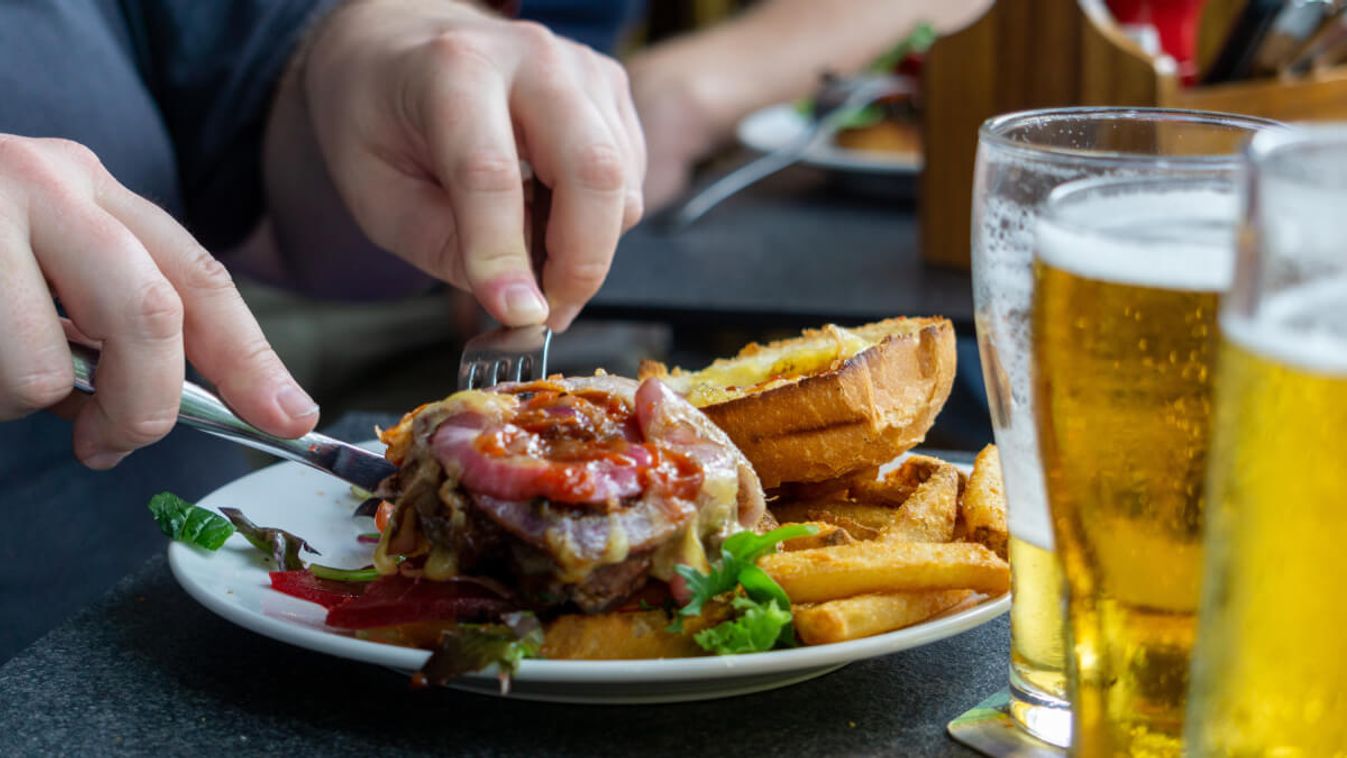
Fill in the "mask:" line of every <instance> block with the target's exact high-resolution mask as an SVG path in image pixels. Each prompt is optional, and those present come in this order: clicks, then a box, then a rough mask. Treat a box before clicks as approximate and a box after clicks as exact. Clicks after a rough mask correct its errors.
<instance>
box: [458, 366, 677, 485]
mask: <svg viewBox="0 0 1347 758" xmlns="http://www.w3.org/2000/svg"><path fill="white" fill-rule="evenodd" d="M511 392H512V393H513V394H514V395H515V396H516V397H518V398H519V399H520V404H519V408H518V410H517V411H516V413H515V416H514V418H512V419H511V420H510V423H507V424H505V425H503V426H500V427H497V428H494V429H489V430H487V431H485V432H483V433H482V434H481V435H480V436H478V438H477V440H476V442H475V446H476V448H477V450H478V451H479V452H481V453H483V454H485V455H492V456H525V457H528V458H533V459H537V460H542V461H547V462H548V463H550V464H551V465H550V466H548V468H547V471H546V472H545V473H543V474H542V477H543V478H544V479H546V480H547V482H548V489H549V490H552V491H567V492H570V493H573V494H574V495H575V496H576V497H575V499H576V500H577V501H583V500H586V499H587V498H586V497H585V493H586V491H587V490H590V489H592V488H593V487H594V477H595V476H596V474H595V472H594V469H593V467H592V466H591V464H593V463H595V462H599V461H602V462H605V463H607V464H609V465H611V466H614V467H618V468H623V469H626V468H634V469H635V473H636V475H637V476H638V477H639V481H640V483H641V486H642V488H643V489H650V488H652V487H656V488H659V489H660V490H661V491H663V492H665V493H667V494H669V495H671V496H673V497H678V498H681V499H684V500H692V499H695V498H696V497H697V494H698V493H699V492H700V491H701V486H702V467H701V465H700V464H699V463H698V462H697V461H696V460H694V459H692V458H690V457H689V456H687V455H683V454H682V453H678V452H675V451H673V450H668V449H666V448H663V447H660V446H657V445H656V444H654V443H652V442H648V441H645V440H644V439H643V438H642V434H641V432H640V427H639V425H638V424H637V423H636V419H635V418H634V416H633V414H632V409H631V408H630V407H629V406H628V405H627V404H626V402H624V401H623V400H622V398H620V397H617V396H615V395H612V394H610V393H607V392H603V391H600V390H580V391H577V392H571V391H568V390H566V389H565V388H563V387H561V386H559V385H556V384H552V383H550V382H545V381H544V382H533V383H531V384H527V385H522V386H520V387H515V388H512V389H511Z"/></svg>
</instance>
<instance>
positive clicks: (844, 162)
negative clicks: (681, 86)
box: [736, 103, 921, 176]
mask: <svg viewBox="0 0 1347 758" xmlns="http://www.w3.org/2000/svg"><path fill="white" fill-rule="evenodd" d="M807 126H808V120H807V119H806V118H805V117H804V116H803V115H802V114H801V113H800V112H799V111H797V110H796V109H795V106H794V105H792V104H790V103H782V104H779V105H772V106H768V107H766V108H763V109H762V110H760V111H757V112H755V113H752V114H749V116H748V117H747V118H745V119H744V120H743V121H740V122H739V126H738V129H737V130H736V131H737V133H738V136H739V142H740V143H742V144H743V145H744V146H745V147H748V148H751V149H753V150H757V151H758V152H762V153H766V152H771V151H772V150H775V149H777V148H779V147H783V146H785V145H787V144H789V143H790V142H791V140H793V139H795V138H796V137H799V136H800V134H801V133H803V132H804V130H805V128H806V127H807ZM801 162H802V163H805V164H808V165H813V166H817V167H819V168H826V169H831V170H834V171H846V172H853V173H867V174H886V175H895V176H915V175H916V174H918V173H919V172H920V171H921V154H920V153H891V152H880V151H870V150H852V149H850V148H845V147H840V146H838V145H835V144H832V143H825V144H822V145H818V146H817V147H814V148H812V149H810V150H809V151H808V152H806V153H805V155H804V157H803V158H801Z"/></svg>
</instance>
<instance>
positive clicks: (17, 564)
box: [0, 0, 639, 662]
mask: <svg viewBox="0 0 1347 758" xmlns="http://www.w3.org/2000/svg"><path fill="white" fill-rule="evenodd" d="M335 2H336V0H0V133H10V134H20V135H24V136H32V137H64V138H67V139H71V140H74V141H77V142H80V143H82V144H84V145H87V146H88V147H90V148H92V149H93V150H94V152H95V153H97V154H98V156H99V157H100V158H101V159H102V161H103V163H104V165H105V166H107V168H108V170H109V171H110V172H111V173H112V175H113V176H115V177H116V178H117V179H118V181H120V182H121V183H122V184H124V185H126V186H127V187H129V188H130V189H131V190H133V191H135V192H137V193H139V194H141V195H144V196H146V197H149V198H150V199H152V200H154V201H155V202H157V203H159V204H160V205H162V206H163V207H164V208H166V209H167V210H168V211H169V212H171V213H172V214H173V215H174V216H175V217H177V218H178V219H179V221H181V222H182V223H183V224H184V225H185V226H186V227H187V228H188V229H189V230H191V231H192V232H193V233H194V234H196V235H197V237H198V238H199V239H200V240H201V241H202V242H203V243H204V244H205V245H206V246H207V248H209V249H212V250H221V249H224V248H226V247H228V246H230V245H232V244H234V243H236V242H238V241H240V240H241V239H243V238H244V237H245V236H246V235H247V234H248V233H249V232H250V231H251V230H252V229H253V227H254V226H255V225H256V223H257V222H258V220H259V218H260V216H261V213H262V210H263V203H262V180H261V157H260V154H261V141H262V134H263V129H264V126H265V122H266V115H267V111H268V106H269V103H270V99H271V97H272V93H273V92H274V91H275V87H276V83H277V81H278V79H279V77H280V75H281V73H282V72H283V70H284V68H285V64H286V62H287V60H288V59H289V57H290V56H291V54H292V53H293V51H294V48H295V44H296V43H297V41H298V40H299V39H300V37H301V35H302V34H303V32H304V29H305V27H306V25H308V24H309V23H311V22H312V21H314V20H315V19H316V18H317V17H318V16H319V15H320V14H321V12H322V11H323V10H325V9H326V8H328V7H330V6H331V5H333V4H335ZM638 5H639V3H637V2H633V1H632V0H610V1H608V2H562V1H561V0H537V2H536V3H525V15H529V16H531V17H532V18H534V19H536V20H539V21H542V22H543V23H548V22H549V20H554V21H555V22H556V23H557V24H559V25H560V28H559V32H560V33H563V34H572V35H574V36H576V37H578V38H580V39H582V40H583V41H586V42H589V43H591V44H594V45H596V46H600V47H604V48H611V46H612V44H613V43H614V41H615V40H616V39H617V35H618V32H619V29H620V26H621V24H622V23H623V22H624V21H625V20H627V19H629V18H630V17H631V16H632V14H633V13H634V12H635V9H636V8H637V7H638ZM246 470H247V466H246V465H245V460H244V458H243V455H242V453H241V452H240V451H239V449H238V448H236V447H234V446H232V445H230V444H228V443H225V442H221V441H218V440H215V439H214V438H211V437H207V436H205V435H202V434H199V433H196V432H193V431H191V430H181V429H180V430H176V431H174V432H173V434H172V435H171V436H170V437H169V438H168V439H167V440H165V441H164V442H161V443H159V444H157V445H154V446H151V447H150V448H147V449H145V450H141V451H138V452H137V453H135V454H134V455H132V456H130V457H129V458H128V459H127V460H125V461H124V462H123V463H122V464H121V465H120V466H119V467H118V468H117V469H115V470H114V471H111V472H103V473H99V472H93V471H89V470H87V469H84V468H82V467H81V466H79V465H78V464H77V463H76V462H75V461H74V459H73V458H72V457H71V452H70V425H69V424H67V423H66V422H63V421H59V420H57V419H56V418H54V417H52V416H50V415H48V414H45V413H43V414H36V415H33V416H30V417H28V418H26V419H23V420H20V421H15V422H8V423H0V501H2V502H0V518H3V519H4V523H5V527H4V528H3V529H0V565H4V566H5V570H4V571H2V572H0V662H3V661H4V660H6V659H7V658H9V657H10V656H11V655H13V653H15V652H16V651H18V650H19V649H20V648H21V647H23V646H24V645H26V644H27V643H28V642H31V641H32V640H33V639H35V638H36V637H37V636H38V635H39V634H40V633H41V632H42V631H43V630H45V629H47V628H49V627H50V626H52V625H53V624H54V623H56V622H58V621H60V620H61V619H62V618H64V617H65V616H67V615H69V614H70V613H71V612H73V611H74V610H76V609H78V608H79V607H81V606H83V605H85V604H86V603H88V602H89V601H90V600H92V599H93V598H94V597H96V596H97V595H98V594H99V593H101V592H102V591H103V590H104V589H106V588H107V587H108V586H110V585H111V584H112V583H113V582H115V581H116V580H117V579H118V578H119V577H121V576H122V575H124V574H126V573H127V572H129V571H130V570H131V569H132V568H134V567H135V566H136V565H137V564H138V563H139V562H140V561H143V560H144V559H145V557H146V556H148V555H149V554H150V553H151V552H152V551H154V550H157V549H159V548H160V547H161V545H162V541H163V538H162V537H161V536H160V535H159V534H158V532H157V530H156V528H155V526H154V525H153V523H152V521H151V520H150V518H149V516H148V513H147V511H146V510H145V503H146V501H147V500H148V499H149V496H150V495H152V494H153V493H155V492H158V491H161V490H172V491H175V492H177V493H179V494H181V495H183V496H184V497H187V498H189V499H196V498H198V497H200V496H202V495H204V494H206V493H207V492H209V491H210V490H212V489H214V488H216V487H218V486H219V485H221V484H223V483H224V482H227V481H229V480H230V479H233V478H235V477H237V476H239V475H241V474H242V473H244V472H245V471H246Z"/></svg>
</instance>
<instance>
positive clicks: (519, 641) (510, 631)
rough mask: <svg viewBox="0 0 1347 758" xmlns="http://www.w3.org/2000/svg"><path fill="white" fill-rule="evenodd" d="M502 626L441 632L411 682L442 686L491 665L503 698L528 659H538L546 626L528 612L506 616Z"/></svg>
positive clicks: (473, 626)
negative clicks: (521, 663) (512, 680)
mask: <svg viewBox="0 0 1347 758" xmlns="http://www.w3.org/2000/svg"><path fill="white" fill-rule="evenodd" d="M501 622H502V623H499V624H455V625H453V626H451V627H449V628H448V629H446V630H444V631H443V632H440V639H439V641H438V642H437V643H436V645H435V649H434V650H433V651H432V652H431V654H430V659H429V660H427V661H426V665H425V666H423V667H421V670H420V671H419V672H418V673H417V674H416V676H415V677H414V678H413V679H412V681H413V683H415V684H418V685H422V686H424V685H429V684H433V685H437V686H443V685H445V684H448V683H449V682H450V681H452V680H453V679H456V678H458V677H460V676H462V675H464V674H467V673H470V672H473V671H481V670H482V669H484V668H488V667H490V666H492V665H494V666H496V670H497V672H498V675H499V677H500V691H501V694H502V695H507V694H509V692H510V678H511V677H512V676H513V675H514V672H515V671H517V670H518V669H519V662H520V661H522V660H524V659H525V658H537V657H538V656H539V655H540V653H541V651H542V646H543V625H542V623H541V622H539V621H538V617H537V616H535V615H533V614H532V613H530V612H528V611H520V612H517V613H507V614H505V615H504V616H502V617H501Z"/></svg>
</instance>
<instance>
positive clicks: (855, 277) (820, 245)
mask: <svg viewBox="0 0 1347 758" xmlns="http://www.w3.org/2000/svg"><path fill="white" fill-rule="evenodd" d="M969 282H970V280H969V275H968V272H966V271H959V270H955V269H950V268H942V267H936V266H931V265H928V264H926V263H925V262H923V261H922V259H921V255H920V252H919V250H918V238H917V217H916V204H915V202H914V201H913V200H912V199H911V198H902V197H900V196H898V193H894V192H889V193H884V192H880V193H873V192H872V193H871V194H870V195H859V194H857V193H856V192H852V191H847V189H846V187H845V186H844V185H841V184H839V182H838V178H837V177H836V176H830V175H827V174H825V173H823V172H821V171H818V170H815V169H809V168H804V167H795V168H791V169H787V170H786V171H784V172H782V173H781V174H778V175H777V176H775V177H772V178H770V179H768V180H766V181H764V182H763V183H762V184H760V185H758V186H756V187H754V188H752V189H751V190H750V191H746V192H744V193H741V194H740V195H738V196H736V197H733V198H731V199H730V200H728V201H726V202H725V203H724V204H723V205H721V206H720V207H717V208H716V209H714V210H712V211H711V212H710V213H709V214H708V215H707V216H705V217H704V218H702V219H701V220H700V221H699V222H698V223H696V224H695V225H693V226H692V227H690V228H689V229H687V230H685V231H683V232H682V233H680V234H677V235H669V234H666V233H664V232H663V231H661V226H660V224H659V219H658V218H653V219H649V220H648V221H647V222H645V223H642V224H641V225H640V226H638V227H637V228H635V229H633V230H632V231H631V232H630V233H629V234H627V235H626V236H625V237H624V238H623V239H622V242H621V244H620V246H619V248H618V253H617V257H616V258H615V259H614V261H613V268H612V271H611V273H610V274H609V275H608V280H607V282H606V283H605V284H604V286H603V288H602V289H601V290H600V291H599V293H598V295H597V296H595V298H594V299H593V300H592V301H591V302H590V305H589V306H588V307H587V308H586V311H585V312H586V314H588V315H595V316H618V317H637V318H659V319H665V320H669V321H673V322H675V323H680V322H689V321H694V322H695V321H702V322H710V323H718V322H722V321H725V320H741V321H742V320H752V319H755V318H757V319H760V320H763V321H767V322H770V323H772V324H775V325H780V326H793V325H796V324H800V325H809V324H817V323H821V322H825V321H843V322H847V321H851V322H864V321H874V320H878V319H881V318H885V317H888V316H894V315H944V316H947V317H949V318H950V319H952V320H954V321H955V322H956V323H960V324H971V323H972V313H973V303H972V289H971V286H970V284H969Z"/></svg>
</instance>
